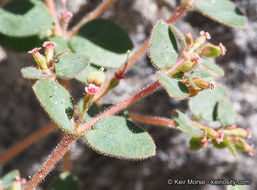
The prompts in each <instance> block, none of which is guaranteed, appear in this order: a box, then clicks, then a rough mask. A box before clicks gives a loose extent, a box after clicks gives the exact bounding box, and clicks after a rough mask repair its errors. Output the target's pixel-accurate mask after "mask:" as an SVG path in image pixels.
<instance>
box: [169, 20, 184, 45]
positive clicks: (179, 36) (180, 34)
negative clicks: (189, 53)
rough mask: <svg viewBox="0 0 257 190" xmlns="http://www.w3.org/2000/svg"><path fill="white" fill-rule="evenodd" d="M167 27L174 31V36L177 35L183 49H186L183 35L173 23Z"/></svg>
mask: <svg viewBox="0 0 257 190" xmlns="http://www.w3.org/2000/svg"><path fill="white" fill-rule="evenodd" d="M169 27H170V29H171V30H172V32H174V33H175V34H176V36H177V37H178V39H179V40H180V42H181V43H182V47H183V49H186V48H187V42H186V38H185V36H184V35H183V34H182V33H181V32H180V31H179V29H177V27H175V26H174V25H173V24H170V25H169Z"/></svg>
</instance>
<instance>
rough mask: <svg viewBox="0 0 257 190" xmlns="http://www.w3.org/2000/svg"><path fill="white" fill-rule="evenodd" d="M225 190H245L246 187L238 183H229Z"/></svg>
mask: <svg viewBox="0 0 257 190" xmlns="http://www.w3.org/2000/svg"><path fill="white" fill-rule="evenodd" d="M227 190H246V189H245V188H244V187H243V186H240V185H229V186H228V188H227Z"/></svg>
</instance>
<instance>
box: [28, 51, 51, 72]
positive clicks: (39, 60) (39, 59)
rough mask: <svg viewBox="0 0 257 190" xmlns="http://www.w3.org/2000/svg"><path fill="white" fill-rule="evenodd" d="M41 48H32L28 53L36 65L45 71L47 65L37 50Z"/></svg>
mask: <svg viewBox="0 0 257 190" xmlns="http://www.w3.org/2000/svg"><path fill="white" fill-rule="evenodd" d="M40 49H41V48H34V49H33V50H30V51H29V52H28V53H31V54H32V55H33V57H34V59H35V61H36V63H37V64H38V65H39V66H40V67H41V68H42V69H43V70H47V69H48V68H47V64H46V58H45V56H43V55H42V54H41V53H39V50H40Z"/></svg>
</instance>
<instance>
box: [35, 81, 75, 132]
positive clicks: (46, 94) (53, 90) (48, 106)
mask: <svg viewBox="0 0 257 190" xmlns="http://www.w3.org/2000/svg"><path fill="white" fill-rule="evenodd" d="M33 90H34V92H35V94H36V97H37V99H38V100H39V102H40V104H41V105H42V107H43V108H44V109H45V111H46V112H47V113H48V114H49V116H50V117H51V118H52V119H53V120H54V121H55V122H56V123H57V125H58V126H59V127H61V128H62V129H63V130H65V131H67V132H70V133H71V132H74V126H73V125H72V124H71V122H70V118H72V116H73V102H72V98H71V96H70V94H69V92H68V91H67V90H66V89H65V88H64V87H63V86H61V85H60V84H58V83H56V82H55V81H52V80H40V81H38V82H36V84H35V85H34V86H33Z"/></svg>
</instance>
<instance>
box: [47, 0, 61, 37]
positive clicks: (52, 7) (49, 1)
mask: <svg viewBox="0 0 257 190" xmlns="http://www.w3.org/2000/svg"><path fill="white" fill-rule="evenodd" d="M45 2H46V5H47V7H48V10H49V12H50V14H51V15H52V17H53V19H54V23H55V27H54V34H56V35H60V36H61V35H62V34H63V32H62V28H61V25H60V22H59V20H58V16H57V13H56V9H55V4H54V0H45Z"/></svg>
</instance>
